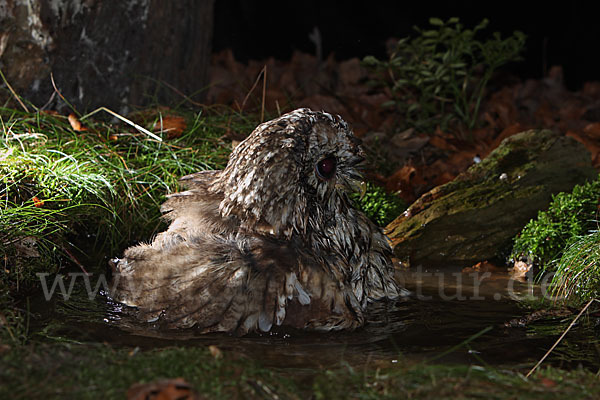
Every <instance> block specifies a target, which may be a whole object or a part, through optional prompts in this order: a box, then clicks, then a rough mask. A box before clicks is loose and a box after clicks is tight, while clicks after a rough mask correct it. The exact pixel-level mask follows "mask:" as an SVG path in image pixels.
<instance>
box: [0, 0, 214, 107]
mask: <svg viewBox="0 0 600 400" xmlns="http://www.w3.org/2000/svg"><path fill="white" fill-rule="evenodd" d="M213 6H214V0H199V1H195V0H177V1H163V0H126V1H125V0H124V1H108V0H83V1H71V0H54V1H51V0H27V1H18V0H0V69H1V70H2V72H3V73H4V75H5V77H6V80H7V81H8V82H9V84H10V85H11V86H12V87H13V88H14V90H15V91H16V92H17V93H18V94H19V95H20V96H22V97H23V98H24V99H26V100H28V101H30V102H32V103H33V104H35V105H36V106H38V107H39V106H42V105H46V107H51V108H58V109H60V108H63V107H65V104H64V103H63V102H62V101H61V100H60V99H59V96H58V95H53V93H54V88H53V86H52V82H51V79H50V74H51V73H52V74H53V77H54V81H55V83H56V86H57V88H58V90H59V91H60V92H61V94H62V95H63V96H64V97H65V98H66V99H67V101H68V102H70V103H71V104H73V105H74V106H75V107H76V108H77V109H78V110H79V111H82V112H83V111H85V110H87V111H90V110H92V109H94V108H96V107H99V106H107V107H110V108H116V109H117V110H120V111H124V109H123V107H124V106H127V105H130V104H133V105H145V104H149V103H161V104H165V103H173V102H176V101H180V100H183V99H184V98H183V95H185V96H189V97H191V98H192V99H194V100H196V101H201V100H202V98H203V94H204V91H203V89H204V88H205V87H206V83H207V71H208V64H209V60H210V50H211V41H212V28H213V26H212V24H213ZM0 84H2V86H4V82H0ZM6 95H7V92H5V93H2V94H0V100H1V97H6Z"/></svg>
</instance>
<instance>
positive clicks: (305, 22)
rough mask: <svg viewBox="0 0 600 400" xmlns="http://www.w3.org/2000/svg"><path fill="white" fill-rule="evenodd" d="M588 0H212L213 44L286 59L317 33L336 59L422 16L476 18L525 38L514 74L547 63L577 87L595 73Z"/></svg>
mask: <svg viewBox="0 0 600 400" xmlns="http://www.w3.org/2000/svg"><path fill="white" fill-rule="evenodd" d="M595 5H596V3H595V2H583V1H566V2H557V3H554V4H551V3H550V2H547V3H536V2H529V1H525V0H522V1H496V2H490V1H480V2H457V1H446V2H427V1H420V2H419V1H412V2H406V1H359V2H333V1H318V0H305V1H301V2H298V1H279V2H271V1H259V0H217V1H216V3H215V21H214V22H215V25H214V39H213V51H215V52H218V51H220V50H223V49H225V48H231V49H232V50H233V52H234V55H235V57H236V58H237V59H238V60H240V61H247V60H249V59H254V60H260V59H264V58H267V57H270V56H273V57H275V58H277V59H282V60H286V59H289V58H290V56H291V54H292V52H293V51H294V50H301V51H303V52H307V53H312V54H315V46H314V44H313V43H312V42H311V41H310V40H309V37H308V36H309V33H310V32H311V31H312V30H313V28H314V27H318V28H319V30H320V32H321V37H322V44H323V55H324V56H325V57H327V56H328V55H329V54H330V53H334V55H335V57H336V59H338V60H343V59H348V58H351V57H361V58H362V57H364V56H365V55H374V56H377V57H379V58H382V57H385V42H386V40H387V39H388V38H391V37H396V38H401V37H404V36H407V35H409V34H411V33H412V32H413V29H412V27H413V26H414V25H417V26H419V27H427V26H429V24H428V19H429V18H430V17H439V18H442V19H444V20H446V19H448V18H450V17H459V18H460V19H461V22H462V23H463V24H464V25H465V26H466V27H469V28H472V27H474V26H475V25H476V24H477V23H479V22H480V21H481V20H482V19H483V18H488V19H489V20H490V24H489V25H488V28H487V29H486V33H489V34H491V33H492V32H494V31H499V32H501V33H502V36H503V37H506V36H508V35H510V34H511V33H512V32H513V31H514V30H520V31H522V32H524V33H525V34H526V35H527V37H528V39H527V45H526V46H527V48H526V49H525V53H524V54H523V55H524V61H523V62H521V63H518V64H515V65H512V66H510V67H509V69H510V72H513V73H515V74H516V75H518V76H519V77H520V78H522V79H526V78H541V77H543V76H544V74H545V72H546V71H547V70H548V68H549V67H551V66H553V65H562V66H563V69H564V76H565V81H566V84H567V86H568V87H569V88H570V89H571V90H577V89H579V88H580V87H581V85H582V84H583V83H584V82H586V81H592V80H600V64H599V62H598V53H599V52H600V45H599V42H600V40H599V39H600V15H599V13H598V12H597V11H595V10H593V8H595V7H594V6H595Z"/></svg>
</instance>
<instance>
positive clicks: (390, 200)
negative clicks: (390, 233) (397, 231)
mask: <svg viewBox="0 0 600 400" xmlns="http://www.w3.org/2000/svg"><path fill="white" fill-rule="evenodd" d="M352 199H353V200H354V201H355V203H356V205H357V207H358V208H359V209H360V210H361V211H362V212H364V213H365V215H366V216H367V217H369V219H370V220H371V221H373V222H374V223H376V224H377V225H379V226H385V225H387V224H389V223H390V222H391V221H392V220H393V219H394V218H396V217H397V216H398V215H400V213H401V212H402V211H404V210H406V207H407V204H406V203H405V202H404V200H402V199H401V198H400V197H398V196H396V195H394V194H391V193H388V192H386V191H385V189H383V188H382V187H380V186H376V185H373V184H372V183H367V191H366V192H365V194H364V196H363V197H362V198H361V197H360V195H358V194H354V195H353V196H352Z"/></svg>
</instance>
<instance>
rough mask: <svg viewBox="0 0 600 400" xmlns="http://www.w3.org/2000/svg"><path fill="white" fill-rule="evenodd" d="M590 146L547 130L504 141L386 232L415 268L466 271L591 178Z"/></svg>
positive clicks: (501, 251) (500, 251) (426, 196)
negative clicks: (555, 198)
mask: <svg viewBox="0 0 600 400" xmlns="http://www.w3.org/2000/svg"><path fill="white" fill-rule="evenodd" d="M596 176H597V172H596V171H595V169H594V168H593V167H592V165H591V159H590V154H589V152H588V151H587V150H586V148H585V147H584V146H583V145H582V144H581V143H579V142H577V141H576V140H574V139H573V138H571V137H567V136H563V135H560V134H558V133H554V132H552V131H550V130H529V131H525V132H521V133H518V134H516V135H514V136H511V137H509V138H506V139H505V140H504V141H503V142H502V143H501V144H500V146H499V147H498V148H497V149H495V150H494V151H493V152H491V153H490V154H489V156H488V157H487V158H485V159H484V160H483V161H481V162H480V163H478V164H474V165H472V166H471V167H470V168H469V169H468V170H467V171H465V172H463V173H461V174H460V175H459V176H457V177H456V178H455V179H454V180H453V181H451V182H449V183H447V184H444V185H441V186H438V187H436V188H434V189H432V190H431V191H429V192H427V193H425V194H424V195H423V196H421V198H419V199H418V200H417V201H415V202H414V203H413V204H412V205H411V206H410V207H409V208H408V209H407V210H406V211H405V212H404V214H402V215H401V216H399V217H398V218H396V219H395V220H394V221H392V222H391V223H390V224H389V225H388V226H387V227H386V233H387V235H388V236H389V238H390V239H391V241H392V243H393V246H394V253H395V254H396V256H397V257H398V258H400V260H402V261H403V262H408V263H409V264H410V265H419V264H423V265H425V266H435V267H438V268H439V267H443V266H445V265H447V266H468V265H472V264H473V263H476V262H479V261H482V260H493V259H497V258H499V257H501V256H502V255H503V254H505V252H506V251H507V250H508V249H510V245H511V243H512V238H513V237H514V236H515V235H516V234H517V233H518V232H519V231H520V230H521V229H522V228H523V226H524V225H525V224H526V223H527V222H528V221H529V220H530V219H531V218H534V217H535V216H536V215H537V212H538V210H542V209H545V208H547V207H548V205H549V203H550V201H551V198H552V195H553V194H555V193H558V192H563V191H570V190H571V189H572V188H573V186H575V185H576V184H580V183H583V182H585V181H586V180H589V179H594V178H596Z"/></svg>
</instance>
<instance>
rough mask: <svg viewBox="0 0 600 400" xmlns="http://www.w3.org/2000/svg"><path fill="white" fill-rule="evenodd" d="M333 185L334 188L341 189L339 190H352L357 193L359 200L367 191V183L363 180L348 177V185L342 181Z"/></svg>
mask: <svg viewBox="0 0 600 400" xmlns="http://www.w3.org/2000/svg"><path fill="white" fill-rule="evenodd" d="M335 187H336V189H341V190H348V189H350V191H352V192H356V193H359V194H360V199H361V200H362V199H363V197H365V194H366V193H367V183H366V182H365V181H363V180H354V179H350V180H349V181H348V185H344V184H343V183H337V184H336V185H335Z"/></svg>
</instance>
